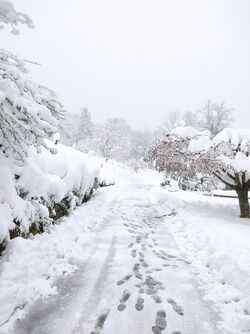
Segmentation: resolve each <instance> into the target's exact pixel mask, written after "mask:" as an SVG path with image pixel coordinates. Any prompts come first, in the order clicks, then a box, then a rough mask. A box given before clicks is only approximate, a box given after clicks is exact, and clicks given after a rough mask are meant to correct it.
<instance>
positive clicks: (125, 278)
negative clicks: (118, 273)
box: [116, 274, 133, 285]
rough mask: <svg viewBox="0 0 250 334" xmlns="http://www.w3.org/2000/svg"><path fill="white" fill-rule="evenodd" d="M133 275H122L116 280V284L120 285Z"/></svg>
mask: <svg viewBox="0 0 250 334" xmlns="http://www.w3.org/2000/svg"><path fill="white" fill-rule="evenodd" d="M132 276H133V275H132V274H128V275H126V276H124V277H123V279H121V280H120V281H118V282H117V283H116V284H117V285H122V284H124V283H125V282H127V281H128V280H129V279H130V278H131V277H132Z"/></svg>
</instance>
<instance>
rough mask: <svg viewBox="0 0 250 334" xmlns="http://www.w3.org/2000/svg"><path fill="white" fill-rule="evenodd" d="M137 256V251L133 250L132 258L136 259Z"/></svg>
mask: <svg viewBox="0 0 250 334" xmlns="http://www.w3.org/2000/svg"><path fill="white" fill-rule="evenodd" d="M136 255H137V254H136V249H133V250H132V252H131V256H132V257H136Z"/></svg>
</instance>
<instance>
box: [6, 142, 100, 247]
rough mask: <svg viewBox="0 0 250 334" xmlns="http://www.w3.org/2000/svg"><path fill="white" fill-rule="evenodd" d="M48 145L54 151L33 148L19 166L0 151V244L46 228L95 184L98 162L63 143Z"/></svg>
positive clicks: (82, 199) (74, 205) (77, 202)
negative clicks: (39, 150) (39, 151)
mask: <svg viewBox="0 0 250 334" xmlns="http://www.w3.org/2000/svg"><path fill="white" fill-rule="evenodd" d="M46 143H47V145H48V146H49V147H50V148H51V149H52V151H53V150H54V151H55V150H57V153H56V154H52V153H51V151H49V150H47V149H45V148H43V149H42V152H41V153H37V150H36V149H35V148H34V147H32V148H31V149H30V151H29V157H28V158H27V159H26V161H25V164H24V165H23V166H20V167H18V166H17V165H16V164H15V163H12V162H11V159H9V158H6V157H5V156H4V154H3V153H2V152H1V151H0V170H1V173H0V217H1V221H0V244H1V243H2V242H3V241H4V240H5V241H7V240H8V239H9V238H13V237H15V236H19V235H21V236H24V237H25V236H27V235H29V233H33V234H36V233H38V232H43V231H44V230H46V228H47V226H48V225H50V224H51V223H52V222H53V221H54V220H56V219H58V218H60V217H61V216H63V215H65V214H66V213H68V212H70V211H71V210H73V209H74V208H75V207H76V206H77V205H79V204H81V203H82V202H83V201H84V200H85V199H86V198H87V197H88V196H89V195H90V193H91V192H92V191H93V189H94V187H95V186H96V184H95V182H97V181H96V180H97V178H98V174H99V162H98V160H96V159H95V158H92V157H89V156H88V155H87V154H84V153H81V152H80V151H77V150H75V149H73V148H70V147H66V146H64V145H60V144H58V145H54V144H52V143H51V142H49V141H47V142H46Z"/></svg>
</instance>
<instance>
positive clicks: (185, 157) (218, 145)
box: [146, 127, 250, 218]
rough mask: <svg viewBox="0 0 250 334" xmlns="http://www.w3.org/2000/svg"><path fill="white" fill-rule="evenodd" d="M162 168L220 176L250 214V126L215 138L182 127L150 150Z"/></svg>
mask: <svg viewBox="0 0 250 334" xmlns="http://www.w3.org/2000/svg"><path fill="white" fill-rule="evenodd" d="M146 160H147V161H153V162H154V164H155V167H156V168H157V169H158V170H160V171H166V172H174V173H177V174H178V175H182V176H193V175H195V174H196V173H198V172H200V173H205V174H210V175H214V176H216V177H217V178H218V179H219V180H220V181H221V182H222V183H224V184H225V185H227V186H228V187H230V188H231V189H234V190H235V191H236V193H237V195H238V199H239V205H240V216H241V217H243V218H249V217H250V213H249V202H248V191H249V188H250V130H245V131H244V130H242V131H240V130H239V131H236V130H232V129H229V128H228V129H224V130H222V131H221V132H220V133H219V134H218V135H217V136H215V138H214V139H213V140H210V139H209V136H208V133H206V132H203V133H202V132H199V131H198V130H196V129H193V128H185V127H179V128H176V129H175V130H174V131H172V132H171V134H168V135H167V136H166V137H165V138H164V139H162V140H158V141H157V142H156V143H155V144H154V145H153V146H152V147H151V148H150V150H149V151H148V154H147V156H146Z"/></svg>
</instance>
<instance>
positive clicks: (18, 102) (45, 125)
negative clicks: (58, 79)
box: [0, 49, 63, 160]
mask: <svg viewBox="0 0 250 334" xmlns="http://www.w3.org/2000/svg"><path fill="white" fill-rule="evenodd" d="M62 114H63V108H62V105H61V104H60V102H58V100H57V97H56V95H55V94H54V93H53V92H52V91H51V90H50V89H48V88H46V87H44V86H42V85H39V84H37V83H36V82H35V81H34V80H32V79H31V78H30V76H29V75H28V74H27V69H26V67H25V63H24V61H22V60H20V59H19V58H18V57H17V56H15V55H13V54H12V53H10V52H7V51H5V50H2V49H0V124H1V128H0V149H1V151H2V152H3V153H4V155H5V156H6V157H8V156H10V155H13V154H14V156H15V157H16V158H19V159H21V160H23V159H24V157H25V156H26V155H27V152H28V147H29V146H30V145H34V146H36V147H37V148H38V149H39V148H40V147H41V146H45V147H46V144H45V142H44V138H49V137H51V136H52V135H53V134H54V133H55V132H56V131H57V120H58V119H60V118H61V116H62Z"/></svg>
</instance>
